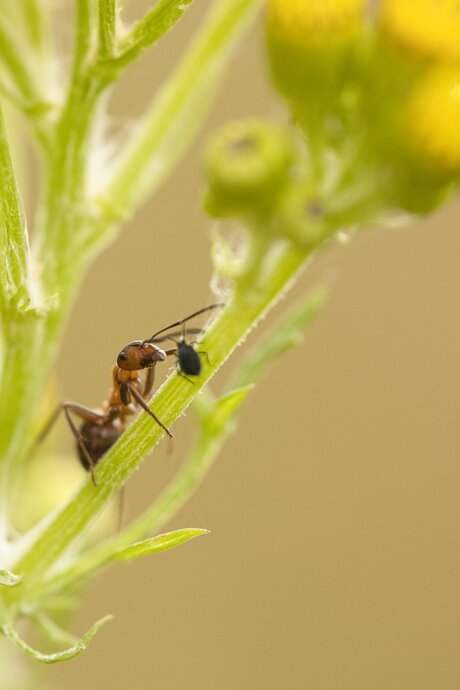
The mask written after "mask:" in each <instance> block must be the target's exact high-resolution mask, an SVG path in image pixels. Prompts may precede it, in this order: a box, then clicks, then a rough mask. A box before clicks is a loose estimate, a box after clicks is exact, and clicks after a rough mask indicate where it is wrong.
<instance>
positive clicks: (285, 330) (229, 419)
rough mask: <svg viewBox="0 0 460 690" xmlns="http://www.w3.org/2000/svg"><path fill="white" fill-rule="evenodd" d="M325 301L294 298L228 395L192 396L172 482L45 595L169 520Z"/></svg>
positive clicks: (321, 296)
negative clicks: (189, 435) (191, 430)
mask: <svg viewBox="0 0 460 690" xmlns="http://www.w3.org/2000/svg"><path fill="white" fill-rule="evenodd" d="M325 298H326V289H325V287H324V286H318V287H317V288H315V289H314V290H313V291H312V292H310V293H309V294H308V295H307V298H303V299H302V300H300V301H299V302H298V303H297V304H295V305H294V308H292V309H290V310H289V312H288V313H287V314H286V315H283V317H282V318H281V319H280V320H279V321H278V322H277V323H276V324H275V325H274V326H273V327H272V328H270V330H269V332H268V333H266V334H265V335H264V337H263V338H262V340H261V341H260V340H259V342H258V343H257V347H255V348H253V349H252V350H250V352H249V353H248V354H247V355H246V357H244V359H243V361H242V362H241V363H240V364H239V366H238V368H237V371H236V373H235V375H234V376H232V380H231V382H230V384H229V385H228V386H227V388H228V389H229V391H230V392H229V393H227V394H226V395H224V396H223V397H222V398H220V400H217V401H216V400H214V399H213V397H212V396H211V395H210V393H209V391H207V390H204V391H202V392H201V394H200V395H199V396H198V397H197V398H195V411H196V412H197V413H198V418H199V421H200V431H199V434H198V438H197V440H196V442H195V444H194V447H193V450H192V452H191V453H190V455H189V457H188V459H187V461H186V462H185V463H184V464H183V465H182V467H181V468H180V469H179V471H178V472H177V474H176V476H175V477H174V479H173V480H172V481H171V482H170V484H169V485H168V486H167V487H166V488H165V490H164V491H163V492H162V493H161V494H160V496H159V497H158V499H157V500H156V501H155V502H154V504H153V505H152V506H151V507H150V508H148V509H147V510H146V511H145V512H144V513H143V514H142V515H140V516H139V517H138V518H136V519H135V520H134V521H133V522H132V523H131V524H130V525H128V527H126V528H125V529H124V530H123V531H122V532H121V533H119V534H116V535H114V536H113V537H111V538H110V539H107V540H105V541H104V542H103V543H101V544H97V545H96V546H94V547H93V548H92V549H90V550H89V551H87V552H85V553H83V554H79V555H78V561H77V562H76V564H70V565H66V567H65V568H64V570H63V571H60V572H59V573H58V574H56V573H53V577H52V578H51V581H50V583H49V589H48V590H47V589H46V587H45V590H46V594H48V592H49V591H51V592H56V591H59V589H60V588H63V589H66V588H67V586H68V584H73V583H74V582H75V581H76V580H77V581H78V580H81V579H83V580H84V579H85V578H87V577H88V576H89V575H91V574H92V573H94V572H95V571H97V570H99V569H100V568H101V567H102V566H104V565H105V564H107V563H109V562H110V561H111V560H113V553H114V551H116V550H117V549H119V548H120V547H123V546H124V545H126V544H130V543H132V542H135V541H137V540H139V539H142V538H144V537H145V536H147V535H149V534H152V533H155V532H157V531H158V530H159V529H160V528H161V527H162V526H163V525H165V524H166V523H167V522H169V520H170V519H171V518H172V517H173V516H174V515H175V514H176V513H177V511H178V510H179V509H180V508H181V507H182V506H183V505H184V504H185V503H186V502H187V500H188V499H189V498H190V496H191V495H192V494H193V492H194V491H195V490H196V488H197V486H198V485H199V484H200V483H201V481H202V480H203V479H204V477H205V476H206V474H207V472H208V471H209V469H210V468H211V466H212V464H213V462H214V460H215V458H216V457H217V455H218V454H219V452H220V450H221V448H222V446H223V445H224V443H225V442H226V440H227V439H228V437H229V436H230V434H231V433H232V432H233V430H234V429H235V426H236V415H237V413H238V411H239V409H240V407H241V406H242V404H243V402H244V401H245V400H246V397H247V395H248V393H249V392H250V390H251V388H252V386H253V385H254V383H255V382H256V381H259V380H260V379H261V378H262V376H263V375H264V374H265V373H266V371H267V370H268V368H269V367H270V365H271V364H272V363H273V362H274V361H276V360H277V359H278V357H279V356H280V355H281V354H282V353H283V352H285V351H286V350H288V349H290V348H291V347H294V346H295V345H297V344H298V343H299V341H300V340H301V339H302V338H303V331H304V329H305V327H306V326H307V325H308V324H309V323H310V322H311V320H312V319H313V318H314V317H315V316H316V315H317V313H318V312H319V311H320V310H321V309H322V307H323V305H324V301H325ZM229 401H230V406H229ZM46 594H45V596H46Z"/></svg>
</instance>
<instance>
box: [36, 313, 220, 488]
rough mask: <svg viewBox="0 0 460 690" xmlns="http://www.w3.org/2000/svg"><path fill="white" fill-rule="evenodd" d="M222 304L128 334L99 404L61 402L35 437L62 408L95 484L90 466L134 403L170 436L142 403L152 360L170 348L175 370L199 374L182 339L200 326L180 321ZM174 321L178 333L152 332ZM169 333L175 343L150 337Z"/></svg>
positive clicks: (151, 373) (135, 409) (160, 358)
mask: <svg viewBox="0 0 460 690" xmlns="http://www.w3.org/2000/svg"><path fill="white" fill-rule="evenodd" d="M221 306H223V304H211V305H209V306H207V307H204V308H203V309H199V310H198V311H195V312H193V314H190V315H189V316H186V317H185V318H183V319H180V320H179V321H175V322H174V323H171V324H169V326H165V328H162V329H161V330H159V331H157V332H156V333H154V334H153V336H152V337H151V338H149V339H148V340H133V341H132V342H130V343H128V345H126V346H125V347H124V348H123V349H122V350H121V352H120V353H119V355H118V357H117V363H116V365H115V366H114V367H113V368H112V387H111V389H110V390H109V394H108V397H107V400H104V402H103V403H102V406H101V408H100V409H99V410H94V409H91V408H89V407H85V406H84V405H80V404H79V403H75V402H71V401H64V402H62V403H61V404H60V406H59V407H58V409H57V410H56V412H55V413H54V415H53V416H52V418H51V420H50V422H49V423H48V424H47V426H46V428H45V429H44V431H43V432H42V433H41V434H40V438H39V440H42V439H43V438H44V436H45V435H46V434H47V433H48V431H49V430H50V428H51V426H52V425H53V424H54V422H55V421H56V419H57V417H58V415H59V412H60V411H61V410H63V411H64V414H65V416H66V419H67V422H68V424H69V427H70V430H71V431H72V434H73V436H74V438H75V441H76V444H77V451H78V456H79V459H80V462H81V464H82V465H83V467H84V468H85V469H86V470H87V471H88V472H90V473H91V478H92V481H93V484H94V486H96V479H95V476H94V468H95V467H96V465H97V463H98V462H99V460H100V458H101V457H102V456H103V455H104V454H105V453H106V452H107V451H108V450H109V448H111V446H113V444H114V443H115V441H117V440H118V438H119V437H120V436H121V435H122V434H123V432H124V431H125V430H126V427H127V424H128V418H129V417H130V416H131V415H133V414H136V412H138V408H139V407H141V408H142V409H143V410H144V411H145V412H147V414H149V415H150V416H151V417H152V418H153V419H154V420H155V422H156V423H157V424H158V425H159V426H160V427H161V428H162V429H163V430H164V432H165V433H166V434H167V435H168V436H169V438H172V433H171V431H170V430H169V429H168V427H166V426H165V425H164V424H163V422H162V421H161V420H160V419H159V418H158V417H157V416H156V414H155V413H154V412H153V411H152V410H151V409H150V407H149V406H148V405H147V403H146V399H147V397H148V396H149V394H150V393H151V391H152V388H153V383H154V375H155V366H156V364H157V362H164V361H165V359H166V358H167V357H168V356H169V355H173V354H174V355H176V356H177V360H178V370H179V373H183V374H184V375H185V377H186V378H188V376H189V375H191V376H198V375H199V374H200V373H201V360H200V357H199V353H198V352H197V351H196V350H194V349H193V346H192V344H191V343H187V342H186V339H185V336H186V334H187V333H189V334H202V333H203V329H200V328H191V329H186V328H185V324H186V323H187V322H188V321H190V319H193V318H194V317H195V316H199V315H200V314H203V313H204V312H207V311H210V310H211V309H216V308H217V307H221ZM176 326H182V330H181V332H180V333H171V334H169V335H165V336H162V338H157V336H158V335H160V334H162V333H165V332H166V331H168V330H170V329H171V328H175V327H176ZM178 335H180V336H181V340H179V341H176V340H175V338H176V337H177V336H178ZM168 338H169V339H172V340H173V341H174V342H175V343H176V346H175V347H172V348H169V349H167V350H162V349H161V348H160V347H158V345H156V344H155V341H156V342H161V341H164V340H167V339H168ZM143 369H146V370H147V373H146V376H145V379H144V380H142V378H141V377H140V375H139V374H140V372H141V371H142V370H143ZM188 380H190V379H188ZM72 414H74V415H76V416H77V417H79V418H80V420H82V424H81V425H80V427H78V426H77V424H76V423H75V421H74V420H73V418H72V416H71V415H72Z"/></svg>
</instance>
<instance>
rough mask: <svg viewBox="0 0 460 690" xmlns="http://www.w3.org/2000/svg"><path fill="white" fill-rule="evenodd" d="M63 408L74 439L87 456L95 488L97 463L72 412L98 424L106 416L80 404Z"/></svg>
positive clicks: (63, 406)
mask: <svg viewBox="0 0 460 690" xmlns="http://www.w3.org/2000/svg"><path fill="white" fill-rule="evenodd" d="M61 407H62V409H63V410H64V414H65V416H66V419H67V422H68V424H69V427H70V430H71V432H72V434H73V435H74V438H75V440H76V442H77V443H78V445H79V447H80V448H81V450H82V452H83V455H84V456H85V458H86V460H87V462H88V467H89V471H90V474H91V480H92V482H93V484H94V486H97V484H96V478H95V476H94V467H95V462H94V460H93V458H92V457H91V455H90V453H89V451H88V449H87V447H86V445H85V443H84V441H85V438H84V436H82V434H81V433H80V430H79V429H78V428H77V426H76V425H75V422H74V421H73V419H72V417H71V416H70V412H74V413H75V414H77V415H78V416H79V417H81V419H83V420H84V421H85V422H98V421H102V420H103V419H105V418H106V415H105V414H104V413H102V412H95V411H94V410H91V409H90V408H89V407H85V406H84V405H79V404H78V403H73V402H63V403H61Z"/></svg>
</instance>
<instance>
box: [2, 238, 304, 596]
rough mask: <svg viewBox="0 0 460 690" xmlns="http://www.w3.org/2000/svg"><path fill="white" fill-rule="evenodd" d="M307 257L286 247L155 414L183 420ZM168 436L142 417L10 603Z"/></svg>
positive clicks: (30, 565)
mask: <svg viewBox="0 0 460 690" xmlns="http://www.w3.org/2000/svg"><path fill="white" fill-rule="evenodd" d="M305 259H306V255H305V252H303V251H300V250H296V249H293V248H292V247H286V248H285V249H284V251H283V252H282V253H281V254H280V255H279V256H278V257H277V260H276V262H275V263H274V264H273V266H272V268H271V271H270V274H269V275H267V276H266V279H265V280H264V283H263V285H262V286H260V288H259V290H258V291H251V292H246V291H245V292H244V293H243V292H239V291H238V290H237V291H236V293H235V295H234V297H233V299H232V300H231V302H230V303H229V304H228V306H227V307H226V308H225V309H224V310H223V312H222V314H221V316H220V317H219V318H218V319H216V321H215V322H214V323H213V325H212V326H211V328H210V330H209V332H208V333H207V335H206V338H205V340H204V341H203V343H202V346H203V349H205V350H206V351H207V352H209V358H210V362H211V364H207V363H204V372H203V376H202V377H201V379H200V381H199V383H197V385H195V386H193V387H192V386H190V385H189V384H188V383H187V382H184V381H183V380H182V379H181V377H178V376H176V375H173V376H171V377H170V378H169V379H168V380H167V381H166V383H165V384H164V385H163V387H162V388H161V389H160V391H159V392H158V394H157V396H156V397H155V404H154V408H153V409H154V410H155V412H156V413H157V414H158V415H159V416H161V419H162V421H163V422H164V423H166V424H167V425H168V426H169V425H171V424H172V423H173V422H174V420H175V419H177V417H179V416H180V415H181V414H182V412H183V411H184V410H185V408H186V407H187V406H188V405H189V403H190V402H191V401H192V399H193V398H194V397H195V396H196V395H197V394H198V392H199V391H200V389H201V387H202V386H204V385H205V384H206V383H207V381H208V380H209V379H210V378H211V376H212V375H213V374H214V373H215V371H216V370H217V369H218V368H219V367H220V366H221V365H222V363H223V362H224V361H225V360H226V359H227V357H228V356H229V355H230V354H231V352H232V351H233V350H234V349H235V348H236V347H237V346H238V344H239V343H240V342H241V340H242V339H244V338H245V336H246V335H247V333H248V332H249V331H250V330H251V329H252V328H253V327H254V325H255V324H256V322H257V321H258V319H259V318H260V317H261V316H262V315H263V313H264V312H265V311H266V310H267V309H268V308H269V307H270V306H272V305H273V304H274V303H275V302H276V301H277V300H278V299H279V298H280V297H281V296H282V294H283V293H284V291H285V290H286V289H287V287H288V286H289V284H290V282H291V281H292V280H293V279H294V277H295V275H296V274H297V273H298V271H299V269H300V268H301V267H302V265H303V264H304V262H305ZM162 436H163V432H162V430H161V429H160V428H159V427H158V426H155V425H153V424H152V420H151V419H150V418H149V417H148V415H145V414H142V415H140V416H139V418H138V419H137V420H136V421H135V422H134V423H133V425H132V426H131V427H130V429H129V430H128V431H127V432H126V433H125V434H124V435H123V436H122V437H121V439H120V440H119V442H118V443H117V444H116V445H115V446H114V447H113V448H112V449H111V450H110V451H109V452H108V453H107V455H106V456H105V458H104V460H103V461H102V462H101V463H100V465H99V466H98V468H97V471H96V479H97V487H94V486H93V485H92V483H91V481H90V479H88V480H87V481H85V483H84V484H83V486H82V487H81V489H80V490H79V491H78V492H77V493H76V494H75V495H74V496H73V498H72V499H71V500H70V501H69V502H68V503H67V504H66V505H64V506H63V507H62V509H61V510H60V511H59V512H58V513H57V514H56V515H55V517H54V519H53V520H52V521H51V522H50V523H49V524H48V526H47V527H46V529H45V530H44V531H43V532H42V533H41V535H40V536H39V537H38V538H37V540H36V541H35V542H34V544H33V545H32V546H30V547H29V548H28V550H27V553H25V554H24V556H23V557H22V558H21V559H20V561H19V562H18V563H17V564H16V565H15V566H14V567H13V570H15V572H20V573H22V574H23V575H24V581H23V584H22V585H21V593H15V592H13V591H12V592H8V593H7V595H8V598H9V599H10V600H14V599H16V598H17V597H18V596H19V597H20V596H23V595H24V593H25V592H26V590H29V589H30V588H32V589H33V588H34V587H36V586H37V585H38V583H39V582H40V580H41V579H43V578H45V577H46V574H47V572H48V571H49V568H50V567H51V566H52V565H53V564H54V563H55V562H56V561H57V560H58V559H59V557H60V556H61V555H62V554H63V552H64V551H65V550H66V549H67V548H68V547H69V546H70V545H71V544H72V543H73V542H74V540H75V539H76V538H77V537H78V536H79V535H80V533H81V532H82V531H83V530H84V529H85V528H86V527H87V525H88V524H89V523H90V522H91V521H92V520H93V519H94V518H95V517H96V516H97V515H98V513H99V512H100V511H101V509H102V508H103V506H104V505H105V503H106V502H107V501H108V500H109V499H110V497H111V496H112V495H113V494H114V493H115V492H116V491H117V490H118V489H120V488H121V486H122V485H123V484H124V483H125V482H126V480H127V479H128V477H129V476H130V475H131V474H132V473H133V472H134V470H135V469H136V468H137V467H138V466H139V465H140V464H141V462H142V460H143V458H144V457H145V455H146V454H147V453H148V452H149V451H151V450H152V448H153V447H154V446H155V445H156V443H157V442H158V441H159V440H160V438H161V437H162Z"/></svg>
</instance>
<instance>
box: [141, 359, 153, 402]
mask: <svg viewBox="0 0 460 690" xmlns="http://www.w3.org/2000/svg"><path fill="white" fill-rule="evenodd" d="M154 380H155V368H154V367H149V368H148V369H147V375H146V377H145V381H144V389H143V391H142V397H143V398H146V397H147V396H148V395H149V393H150V392H151V390H152V388H153V382H154Z"/></svg>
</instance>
